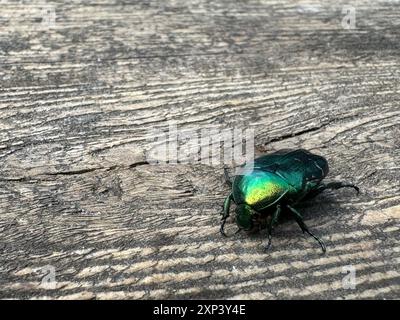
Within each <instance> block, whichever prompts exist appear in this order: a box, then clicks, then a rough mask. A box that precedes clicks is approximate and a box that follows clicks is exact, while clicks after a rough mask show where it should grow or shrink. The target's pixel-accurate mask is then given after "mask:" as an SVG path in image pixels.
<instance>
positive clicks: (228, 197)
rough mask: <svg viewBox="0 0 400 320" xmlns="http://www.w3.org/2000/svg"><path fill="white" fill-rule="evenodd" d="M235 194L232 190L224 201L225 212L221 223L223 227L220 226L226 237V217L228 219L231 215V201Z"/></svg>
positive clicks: (220, 230)
mask: <svg viewBox="0 0 400 320" xmlns="http://www.w3.org/2000/svg"><path fill="white" fill-rule="evenodd" d="M232 198H233V195H232V192H231V193H230V194H229V195H228V196H227V197H226V199H225V201H224V212H223V214H222V219H221V221H222V223H221V227H220V228H219V232H221V234H222V235H223V236H224V237H227V235H226V233H225V231H224V226H225V223H226V219H228V217H229V208H230V206H231V201H232Z"/></svg>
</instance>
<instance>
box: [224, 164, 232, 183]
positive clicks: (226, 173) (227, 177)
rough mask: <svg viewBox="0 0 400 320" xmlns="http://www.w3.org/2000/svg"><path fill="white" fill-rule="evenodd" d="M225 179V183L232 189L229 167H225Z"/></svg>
mask: <svg viewBox="0 0 400 320" xmlns="http://www.w3.org/2000/svg"><path fill="white" fill-rule="evenodd" d="M224 177H225V182H226V183H227V184H228V185H229V186H230V187H232V181H231V179H230V177H229V174H228V168H227V167H224Z"/></svg>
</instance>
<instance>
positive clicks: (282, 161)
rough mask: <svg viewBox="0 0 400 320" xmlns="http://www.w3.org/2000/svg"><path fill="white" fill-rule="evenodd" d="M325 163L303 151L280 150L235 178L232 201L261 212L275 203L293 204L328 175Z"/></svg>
mask: <svg viewBox="0 0 400 320" xmlns="http://www.w3.org/2000/svg"><path fill="white" fill-rule="evenodd" d="M328 170H329V169H328V163H327V161H326V160H325V159H324V158H323V157H321V156H318V155H315V154H312V153H310V152H308V151H306V150H302V149H299V150H282V151H279V152H275V153H272V154H269V155H265V156H262V157H260V158H257V159H255V160H254V169H253V170H252V171H249V172H245V173H244V174H242V175H237V176H236V177H235V179H234V181H233V186H232V191H233V199H234V200H235V203H237V204H242V203H244V204H247V205H250V206H251V207H252V208H253V209H255V210H258V211H259V210H263V209H265V208H267V207H269V206H271V205H273V204H275V203H278V202H279V201H282V200H286V201H289V202H291V203H295V202H297V201H299V200H301V199H302V198H303V197H304V196H306V195H307V194H308V193H309V192H310V191H312V190H313V189H315V188H316V187H318V185H319V184H320V182H321V181H322V179H323V178H324V177H325V176H326V175H327V174H328Z"/></svg>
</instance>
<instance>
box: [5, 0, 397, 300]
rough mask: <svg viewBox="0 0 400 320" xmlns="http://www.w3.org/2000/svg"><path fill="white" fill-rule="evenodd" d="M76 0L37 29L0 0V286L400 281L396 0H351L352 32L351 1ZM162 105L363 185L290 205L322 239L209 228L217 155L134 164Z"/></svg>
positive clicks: (367, 290)
mask: <svg viewBox="0 0 400 320" xmlns="http://www.w3.org/2000/svg"><path fill="white" fill-rule="evenodd" d="M79 2H80V1H74V2H73V4H64V2H62V1H59V2H52V3H50V4H52V5H54V8H55V12H56V21H55V24H54V26H49V27H48V28H46V26H42V25H41V22H42V19H41V18H40V15H41V9H40V2H28V3H25V2H22V1H21V2H17V1H13V2H11V1H1V2H0V3H1V7H0V81H1V82H0V83H1V88H0V159H1V160H0V250H1V251H0V259H1V261H0V263H1V264H0V268H1V269H0V297H2V298H46V297H51V298H98V299H108V298H223V299H225V298H234V297H235V298H256V299H264V298H266V299H274V298H313V299H315V298H343V297H345V298H399V297H400V270H399V262H400V261H399V257H400V255H399V251H400V250H399V249H400V247H399V229H400V228H399V218H400V196H399V191H400V189H399V181H400V173H399V168H400V151H399V148H400V138H399V137H400V125H399V123H400V103H399V101H400V99H399V97H400V95H399V89H400V80H399V79H400V70H399V66H400V59H399V49H400V47H399V43H400V29H399V22H400V6H399V4H398V2H395V1H352V5H353V7H354V8H355V10H356V29H352V30H346V29H344V28H343V27H342V25H341V21H342V18H343V16H344V14H343V13H342V8H343V6H344V5H347V4H348V1H339V2H335V3H334V4H333V3H332V4H329V3H328V2H322V1H321V2H319V1H312V2H309V1H290V0H286V1H229V0H224V1H218V2H214V1H213V2H212V1H132V2H128V1H119V0H116V1H102V2H100V1H82V3H79ZM167 121H176V123H177V124H178V127H179V128H182V129H185V128H188V127H193V126H195V127H196V128H202V127H207V126H210V125H211V124H218V125H220V126H222V127H223V128H246V127H253V128H254V129H255V130H256V149H257V153H262V152H265V151H269V150H275V149H281V148H286V147H302V148H307V149H311V150H313V151H314V152H316V153H320V154H323V155H325V156H326V157H327V159H328V160H329V161H330V163H331V173H330V175H329V178H330V179H344V180H349V181H351V182H354V183H356V184H357V185H359V186H360V188H361V190H362V192H361V195H360V196H358V197H357V196H356V195H355V194H354V192H352V191H350V190H343V191H338V192H327V193H325V194H324V195H322V196H320V197H318V198H317V199H316V200H315V202H313V203H311V204H310V205H308V206H306V207H305V208H303V209H301V210H302V212H304V214H305V218H306V222H307V223H308V225H309V226H310V228H311V229H312V230H313V231H314V232H315V233H317V234H319V235H320V236H321V237H322V238H323V239H324V240H325V242H326V244H327V247H328V252H327V254H326V255H325V256H321V254H320V248H319V247H318V245H317V243H315V242H314V241H313V240H312V239H310V238H308V237H305V236H303V235H302V234H301V232H300V230H299V229H298V227H297V225H296V224H295V223H294V222H285V223H283V224H282V225H280V226H278V227H277V229H276V231H275V237H274V242H273V248H272V250H271V252H270V253H268V254H265V253H263V251H262V249H261V246H262V244H263V243H264V241H265V237H264V236H263V235H255V236H249V235H246V234H240V235H238V236H236V237H234V238H229V239H224V238H222V237H221V236H220V235H219V233H218V228H219V218H220V217H219V213H220V211H221V205H222V202H223V199H224V197H225V195H226V194H227V193H228V191H229V188H228V187H227V186H226V185H225V184H224V183H223V175H222V169H221V167H211V166H206V165H201V164H196V165H194V164H187V165H159V166H154V165H149V164H147V163H146V157H145V153H146V150H147V149H146V148H147V147H148V143H147V141H146V138H147V136H146V133H147V132H148V131H149V129H150V128H152V127H154V126H155V125H162V124H165V123H166V122H167ZM47 265H50V266H54V268H55V272H56V280H57V285H56V288H53V289H52V288H48V287H45V286H43V285H42V284H41V277H42V276H41V274H40V273H39V274H38V271H37V268H43V267H44V266H47ZM348 265H352V266H353V267H355V270H356V283H357V286H356V288H355V289H348V290H345V289H343V287H342V279H343V277H344V276H345V274H343V273H342V271H343V270H342V268H343V267H344V266H348Z"/></svg>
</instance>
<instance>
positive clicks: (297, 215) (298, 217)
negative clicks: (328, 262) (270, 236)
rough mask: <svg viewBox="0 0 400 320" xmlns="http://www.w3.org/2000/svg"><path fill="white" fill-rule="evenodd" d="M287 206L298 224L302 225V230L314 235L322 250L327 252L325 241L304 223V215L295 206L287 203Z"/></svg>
mask: <svg viewBox="0 0 400 320" xmlns="http://www.w3.org/2000/svg"><path fill="white" fill-rule="evenodd" d="M286 206H287V207H288V208H289V210H290V211H291V212H292V213H293V215H294V218H295V220H296V222H297V224H298V225H299V226H300V228H301V230H302V231H303V233H305V232H306V233H307V234H309V235H310V236H311V237H313V238H314V239H315V240H317V241H318V243H319V245H320V246H321V248H322V252H323V253H325V252H326V247H325V244H324V242H323V241H322V240H321V239H320V238H318V237H317V236H316V235H314V234H313V233H312V232H311V231H310V230H308V227H307V225H306V224H305V223H304V221H303V217H302V216H301V214H300V213H299V212H298V211H297V210H296V209H295V208H292V207H291V206H289V205H286Z"/></svg>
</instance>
